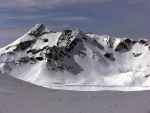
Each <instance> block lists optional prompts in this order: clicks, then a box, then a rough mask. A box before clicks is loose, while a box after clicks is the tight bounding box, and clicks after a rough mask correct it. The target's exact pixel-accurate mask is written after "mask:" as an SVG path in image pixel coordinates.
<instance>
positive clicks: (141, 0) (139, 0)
mask: <svg viewBox="0 0 150 113" xmlns="http://www.w3.org/2000/svg"><path fill="white" fill-rule="evenodd" d="M128 3H130V4H137V3H150V1H149V0H128Z"/></svg>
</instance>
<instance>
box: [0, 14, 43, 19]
mask: <svg viewBox="0 0 150 113" xmlns="http://www.w3.org/2000/svg"><path fill="white" fill-rule="evenodd" d="M44 17H46V15H15V14H0V19H36V18H44Z"/></svg>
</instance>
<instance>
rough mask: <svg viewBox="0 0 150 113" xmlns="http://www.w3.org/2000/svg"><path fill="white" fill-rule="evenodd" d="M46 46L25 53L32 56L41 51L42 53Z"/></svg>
mask: <svg viewBox="0 0 150 113" xmlns="http://www.w3.org/2000/svg"><path fill="white" fill-rule="evenodd" d="M47 47H48V46H45V47H43V48H42V49H30V50H28V51H27V53H32V54H37V53H39V52H41V51H43V50H44V49H46V48H47Z"/></svg>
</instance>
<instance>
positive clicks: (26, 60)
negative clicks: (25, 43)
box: [19, 56, 30, 64]
mask: <svg viewBox="0 0 150 113" xmlns="http://www.w3.org/2000/svg"><path fill="white" fill-rule="evenodd" d="M19 62H20V63H25V64H27V63H29V62H30V58H29V57H28V56H27V57H22V58H20V60H19Z"/></svg>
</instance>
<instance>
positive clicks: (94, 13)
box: [0, 0, 150, 46]
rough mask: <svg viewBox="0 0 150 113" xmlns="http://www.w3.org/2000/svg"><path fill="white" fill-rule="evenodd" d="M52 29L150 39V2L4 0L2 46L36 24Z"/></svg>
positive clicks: (0, 26) (0, 7)
mask: <svg viewBox="0 0 150 113" xmlns="http://www.w3.org/2000/svg"><path fill="white" fill-rule="evenodd" d="M36 23H43V24H44V25H45V26H47V27H48V28H49V29H52V30H54V31H62V30H63V29H68V28H70V29H76V28H78V29H80V30H82V31H84V32H94V33H97V34H100V35H110V36H112V37H122V38H124V37H129V38H134V39H138V38H147V39H149V37H150V0H1V2H0V39H1V41H0V46H4V45H5V44H9V43H10V42H12V41H14V40H16V39H17V38H19V37H20V36H22V35H23V34H25V33H26V32H27V31H28V30H30V29H31V28H32V27H33V26H34V24H36Z"/></svg>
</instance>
